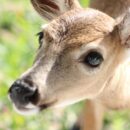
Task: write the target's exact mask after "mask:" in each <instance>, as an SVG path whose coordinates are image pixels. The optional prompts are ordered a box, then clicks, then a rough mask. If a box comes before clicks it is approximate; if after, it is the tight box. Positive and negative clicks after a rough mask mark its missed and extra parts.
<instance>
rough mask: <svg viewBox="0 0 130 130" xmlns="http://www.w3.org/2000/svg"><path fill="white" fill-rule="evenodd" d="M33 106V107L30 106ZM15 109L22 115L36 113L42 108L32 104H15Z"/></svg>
mask: <svg viewBox="0 0 130 130" xmlns="http://www.w3.org/2000/svg"><path fill="white" fill-rule="evenodd" d="M30 106H32V107H30ZM13 107H14V109H15V110H16V112H17V113H19V114H21V115H35V114H37V113H38V112H39V111H40V108H39V107H38V106H34V105H32V104H29V105H26V106H20V105H16V104H13Z"/></svg>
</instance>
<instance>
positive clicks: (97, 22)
mask: <svg viewBox="0 0 130 130" xmlns="http://www.w3.org/2000/svg"><path fill="white" fill-rule="evenodd" d="M59 2H61V6H59V5H58V4H57V3H54V2H52V1H51V0H50V1H47V0H45V1H40V0H32V3H33V5H34V7H35V9H36V10H37V11H38V12H39V13H40V14H41V15H42V16H44V17H45V18H47V19H48V20H52V19H54V18H55V17H57V18H55V19H54V20H53V21H51V22H50V23H49V24H48V25H47V26H46V27H45V28H44V29H43V30H42V31H41V32H40V33H39V42H40V47H39V49H38V54H37V56H36V59H35V62H34V64H33V66H32V67H31V68H30V69H29V70H27V71H26V72H25V73H24V74H22V76H21V77H20V78H19V79H18V80H17V81H15V83H14V84H13V85H12V86H11V88H10V90H9V94H10V97H11V100H12V101H13V103H14V105H15V107H16V109H17V110H18V111H20V112H21V113H25V112H27V113H29V112H34V111H39V110H42V109H44V108H47V107H54V106H62V105H67V104H71V103H74V102H77V101H79V100H83V99H86V98H88V99H92V98H95V97H97V96H98V95H100V93H101V92H102V91H103V90H104V88H105V86H106V84H107V82H108V80H109V79H110V78H111V76H112V75H113V72H114V70H115V68H116V67H117V66H118V64H120V63H121V62H123V59H124V51H125V47H124V46H123V45H121V40H120V35H119V29H117V25H116V22H115V20H114V19H112V18H111V17H109V16H107V15H106V14H104V13H102V12H99V11H97V10H93V9H86V10H85V9H81V8H80V6H79V4H78V3H77V1H64V0H63V1H59ZM66 11H67V12H66ZM53 12H54V13H53ZM64 12H66V13H64ZM63 13H64V14H63ZM120 25H121V24H120Z"/></svg>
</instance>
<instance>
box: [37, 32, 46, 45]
mask: <svg viewBox="0 0 130 130" xmlns="http://www.w3.org/2000/svg"><path fill="white" fill-rule="evenodd" d="M37 36H38V41H39V44H40V47H41V45H42V40H43V38H44V33H43V32H39V33H37Z"/></svg>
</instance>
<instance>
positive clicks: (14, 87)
mask: <svg viewBox="0 0 130 130" xmlns="http://www.w3.org/2000/svg"><path fill="white" fill-rule="evenodd" d="M9 92H10V93H14V94H16V93H21V88H20V87H18V86H12V87H11V88H10V90H9Z"/></svg>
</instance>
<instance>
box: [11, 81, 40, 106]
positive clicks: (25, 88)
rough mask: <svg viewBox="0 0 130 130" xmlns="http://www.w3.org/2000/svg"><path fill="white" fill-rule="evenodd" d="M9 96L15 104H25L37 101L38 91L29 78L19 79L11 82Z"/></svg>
mask: <svg viewBox="0 0 130 130" xmlns="http://www.w3.org/2000/svg"><path fill="white" fill-rule="evenodd" d="M9 96H10V98H11V100H12V101H13V103H14V104H15V105H16V106H25V105H28V104H29V103H31V104H35V103H36V102H37V100H38V91H37V89H36V87H35V85H34V83H33V82H32V81H31V80H27V79H21V80H17V81H15V82H14V83H13V84H12V86H11V88H10V89H9Z"/></svg>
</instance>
